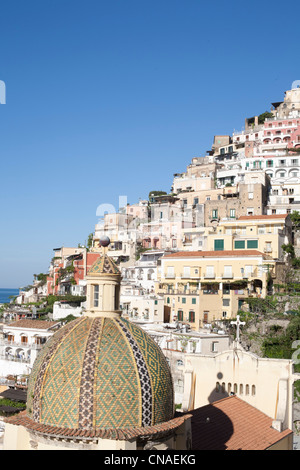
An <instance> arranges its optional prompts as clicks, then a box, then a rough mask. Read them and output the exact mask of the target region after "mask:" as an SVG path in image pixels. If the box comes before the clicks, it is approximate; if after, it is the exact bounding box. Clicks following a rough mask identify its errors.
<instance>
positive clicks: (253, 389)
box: [251, 385, 256, 397]
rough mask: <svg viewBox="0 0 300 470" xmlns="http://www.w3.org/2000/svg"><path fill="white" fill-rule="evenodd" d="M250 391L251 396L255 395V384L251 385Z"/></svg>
mask: <svg viewBox="0 0 300 470" xmlns="http://www.w3.org/2000/svg"><path fill="white" fill-rule="evenodd" d="M251 393H252V396H253V397H255V395H256V387H255V385H252V390H251Z"/></svg>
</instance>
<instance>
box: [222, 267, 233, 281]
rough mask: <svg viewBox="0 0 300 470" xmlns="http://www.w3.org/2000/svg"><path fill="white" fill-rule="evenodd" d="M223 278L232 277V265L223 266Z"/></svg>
mask: <svg viewBox="0 0 300 470" xmlns="http://www.w3.org/2000/svg"><path fill="white" fill-rule="evenodd" d="M223 278H225V279H231V278H232V266H224V273H223Z"/></svg>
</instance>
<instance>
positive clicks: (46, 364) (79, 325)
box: [27, 317, 174, 432]
mask: <svg viewBox="0 0 300 470" xmlns="http://www.w3.org/2000/svg"><path fill="white" fill-rule="evenodd" d="M173 417H174V400H173V383H172V378H171V372H170V369H169V366H168V364H167V362H166V359H165V357H164V355H163V353H162V351H161V349H160V348H159V346H158V345H157V344H156V343H155V342H154V340H153V339H152V338H151V337H150V336H149V335H148V334H147V333H145V332H144V331H143V330H142V329H141V328H140V327H139V326H137V325H135V324H132V323H131V322H129V321H127V320H124V319H122V318H108V317H96V318H92V317H81V318H79V319H77V320H74V321H72V322H70V323H68V324H67V325H65V326H64V327H63V328H61V329H60V330H58V331H57V332H56V333H55V334H54V335H53V336H52V337H51V338H50V339H49V340H48V342H47V343H46V344H45V346H44V348H43V349H42V351H41V352H40V354H39V355H38V357H37V359H36V361H35V363H34V366H33V370H32V372H31V375H30V380H29V384H28V394H27V421H28V422H31V423H33V424H39V425H43V426H44V425H45V426H54V427H56V428H64V429H67V430H73V431H74V430H79V431H81V430H82V431H93V430H94V431H95V430H99V429H115V430H117V429H127V430H129V429H136V428H148V427H151V426H156V425H158V424H160V423H164V422H167V421H170V420H171V419H172V418H173ZM74 432H75V431H74Z"/></svg>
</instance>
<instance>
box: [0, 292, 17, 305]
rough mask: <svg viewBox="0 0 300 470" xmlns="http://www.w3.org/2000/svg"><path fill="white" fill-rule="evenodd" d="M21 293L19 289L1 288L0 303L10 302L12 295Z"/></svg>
mask: <svg viewBox="0 0 300 470" xmlns="http://www.w3.org/2000/svg"><path fill="white" fill-rule="evenodd" d="M18 293H19V289H0V304H8V303H9V302H10V300H11V299H10V298H9V297H10V296H12V295H13V296H16V295H18Z"/></svg>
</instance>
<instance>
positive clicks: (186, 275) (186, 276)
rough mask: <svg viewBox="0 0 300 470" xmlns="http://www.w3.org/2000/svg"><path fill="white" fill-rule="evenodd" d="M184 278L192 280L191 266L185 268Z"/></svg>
mask: <svg viewBox="0 0 300 470" xmlns="http://www.w3.org/2000/svg"><path fill="white" fill-rule="evenodd" d="M183 277H184V278H190V277H191V268H190V266H184V267H183Z"/></svg>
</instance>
